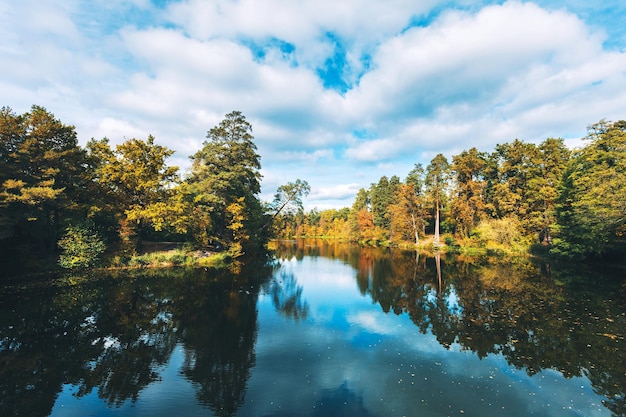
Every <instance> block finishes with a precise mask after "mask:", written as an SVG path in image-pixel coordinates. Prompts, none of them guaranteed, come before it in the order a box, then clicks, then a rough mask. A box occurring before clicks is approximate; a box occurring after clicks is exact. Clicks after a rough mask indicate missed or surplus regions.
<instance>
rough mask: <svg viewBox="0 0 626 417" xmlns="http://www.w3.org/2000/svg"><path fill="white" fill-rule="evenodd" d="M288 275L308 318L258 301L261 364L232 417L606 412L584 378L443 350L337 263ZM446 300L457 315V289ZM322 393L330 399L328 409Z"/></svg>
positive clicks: (312, 261)
mask: <svg viewBox="0 0 626 417" xmlns="http://www.w3.org/2000/svg"><path fill="white" fill-rule="evenodd" d="M284 268H286V269H287V270H289V271H290V272H293V274H294V275H295V278H296V279H297V281H298V284H299V285H301V286H302V287H303V291H302V297H303V298H304V300H305V301H306V302H307V304H308V306H309V317H308V318H307V319H306V320H304V321H299V322H295V321H292V320H289V319H285V318H282V317H278V316H277V314H276V312H275V310H274V307H273V305H272V302H271V300H270V299H269V297H263V296H261V299H260V301H259V337H258V340H257V345H256V354H257V365H256V367H255V368H254V370H253V373H252V377H251V378H250V380H249V383H248V392H247V394H246V403H245V405H244V406H243V407H242V409H240V413H238V415H245V416H257V415H258V416H270V415H272V416H281V415H285V416H286V415H350V414H349V413H352V415H376V416H396V415H399V416H402V415H407V416H410V415H419V416H442V415H446V416H447V415H466V416H467V415H473V416H488V415H507V416H528V415H540V416H595V415H597V416H600V415H603V416H606V415H610V413H609V412H608V410H607V409H605V408H604V407H603V406H602V404H601V402H600V400H601V399H600V398H599V397H597V396H596V395H595V394H594V393H593V391H592V389H591V387H590V385H589V383H588V381H586V380H585V379H582V378H573V379H570V380H567V379H564V378H563V377H562V376H561V375H560V373H558V372H556V371H551V370H545V371H543V372H541V373H539V374H538V375H535V376H534V377H529V376H528V375H527V374H526V372H525V371H524V370H516V369H514V368H511V367H509V366H508V364H507V362H506V360H504V359H503V358H502V357H500V356H493V355H491V356H489V357H487V358H484V359H482V360H481V359H479V358H478V357H477V356H476V355H474V354H473V353H472V352H468V351H462V350H461V348H460V346H459V345H457V344H453V345H452V347H451V348H450V350H446V349H445V348H444V347H442V346H441V345H440V344H439V343H438V342H437V340H436V338H435V337H434V336H433V335H431V334H421V333H420V332H419V329H418V328H417V327H416V326H415V325H414V324H413V323H412V322H411V321H410V319H409V317H408V315H406V314H402V315H399V316H396V315H394V314H393V313H387V314H385V313H384V312H383V311H382V309H381V307H380V306H379V305H377V304H373V303H372V302H371V299H370V298H369V297H363V296H362V295H361V294H360V293H359V291H358V288H357V285H356V280H355V274H356V273H355V271H354V270H353V269H352V268H351V267H349V266H348V265H345V264H343V263H341V262H340V261H336V260H329V259H324V258H304V259H303V260H302V261H295V260H294V261H289V262H285V263H284ZM445 302H446V305H447V307H448V308H449V310H450V311H457V312H458V311H459V309H460V307H459V304H458V297H457V295H456V292H455V291H454V289H452V291H451V292H450V293H449V295H447V298H446V300H445ZM333 395H334V397H333ZM325 396H326V397H329V396H330V397H331V398H334V400H335V402H334V403H332V404H327V408H324V407H325V406H324V405H323V404H322V403H323V399H324V397H325ZM339 397H342V398H344V400H345V401H343V402H341V401H337V398H339ZM342 407H345V408H344V409H343V411H342ZM341 413H345V414H341ZM354 413H356V414H354Z"/></svg>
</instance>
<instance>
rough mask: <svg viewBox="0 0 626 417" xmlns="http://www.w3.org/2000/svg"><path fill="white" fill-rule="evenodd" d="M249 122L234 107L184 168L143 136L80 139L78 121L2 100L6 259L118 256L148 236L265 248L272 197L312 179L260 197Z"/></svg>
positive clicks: (86, 261)
mask: <svg viewBox="0 0 626 417" xmlns="http://www.w3.org/2000/svg"><path fill="white" fill-rule="evenodd" d="M251 132H252V127H251V125H250V124H249V123H248V121H247V120H246V118H245V116H243V115H242V114H241V113H240V112H237V111H233V112H231V113H229V114H227V115H226V116H225V118H224V119H223V120H222V122H221V123H220V124H219V125H218V126H215V127H213V128H212V129H210V130H209V131H208V133H207V140H206V141H205V142H204V143H203V147H202V149H200V150H199V151H198V152H196V153H195V154H194V155H191V156H190V159H191V162H192V166H191V170H190V173H189V174H188V175H186V176H185V177H184V178H183V176H182V175H181V174H180V172H179V169H178V167H176V166H170V165H168V161H167V160H168V158H169V157H170V156H171V155H172V154H173V151H172V150H170V149H168V148H166V147H164V146H161V145H158V144H157V143H156V139H155V138H154V137H152V136H149V137H148V138H147V139H146V140H142V139H136V138H133V139H129V140H126V141H125V142H123V143H121V144H119V145H117V146H115V147H112V146H111V145H110V143H109V140H108V139H107V138H103V139H99V140H97V139H91V140H89V141H88V142H87V144H86V146H85V147H81V146H79V145H78V139H77V134H76V131H75V128H74V126H72V125H67V124H64V123H63V122H61V121H60V120H58V119H56V118H55V117H54V115H53V114H52V113H50V112H49V111H47V110H46V109H45V108H43V107H41V106H32V108H31V110H30V111H29V112H27V113H24V114H16V113H15V112H13V111H12V110H11V109H10V108H8V107H3V108H2V109H1V110H0V137H1V144H0V161H1V163H0V185H1V188H0V250H1V255H0V258H1V259H2V260H3V263H4V267H5V268H4V269H5V270H7V268H10V267H12V266H16V267H20V268H23V267H28V268H30V269H37V268H42V267H47V266H49V265H51V264H54V263H56V260H57V259H58V263H59V264H60V265H61V266H62V267H65V268H84V267H91V266H96V265H102V263H103V261H102V259H103V258H106V259H109V263H112V264H113V265H119V264H121V265H123V264H124V263H125V262H128V260H129V259H131V258H132V256H133V255H136V254H138V253H141V252H142V251H143V249H144V244H145V242H147V241H156V242H163V241H168V242H176V243H179V244H183V243H184V244H185V245H186V247H187V248H189V249H202V250H204V251H205V252H210V253H224V254H226V255H227V257H228V258H229V259H232V258H238V257H240V256H242V255H243V254H244V253H247V254H254V253H257V252H259V251H260V250H263V248H264V246H265V244H266V242H267V240H268V238H269V237H270V227H269V223H270V222H271V220H272V217H273V216H274V215H275V214H276V212H275V211H274V208H275V207H279V208H280V207H286V206H291V205H294V204H296V205H297V204H298V203H299V204H300V205H301V200H300V194H301V193H302V192H304V191H305V190H306V189H307V187H308V184H306V182H303V181H299V180H298V181H297V182H296V183H295V184H286V185H284V186H281V187H280V188H279V189H278V192H277V194H276V200H275V201H274V202H272V203H264V202H262V201H260V200H259V198H258V195H259V193H260V190H261V185H260V180H261V174H260V168H261V164H260V156H259V155H258V154H257V152H256V146H255V144H254V141H253V139H254V138H253V136H252V133H251Z"/></svg>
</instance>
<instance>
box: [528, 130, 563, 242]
mask: <svg viewBox="0 0 626 417" xmlns="http://www.w3.org/2000/svg"><path fill="white" fill-rule="evenodd" d="M537 151H538V155H537V156H538V160H537V168H538V169H537V171H536V173H537V175H534V176H532V177H531V178H529V179H528V190H527V192H526V197H525V198H526V202H527V204H528V227H529V228H530V229H531V230H533V231H535V232H536V233H537V241H539V242H541V243H543V244H544V245H549V244H551V243H552V232H551V230H552V228H553V227H554V226H555V225H556V203H557V199H558V195H559V186H560V184H561V179H562V177H563V172H564V171H565V168H566V167H567V164H568V162H569V159H570V155H571V152H570V150H569V149H568V148H567V147H566V146H565V143H564V142H563V139H555V138H548V139H546V140H545V141H543V142H542V143H541V144H540V145H539V146H538V147H537Z"/></svg>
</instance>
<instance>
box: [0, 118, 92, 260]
mask: <svg viewBox="0 0 626 417" xmlns="http://www.w3.org/2000/svg"><path fill="white" fill-rule="evenodd" d="M77 143H78V141H77V137H76V131H75V129H74V126H71V125H65V124H63V123H62V122H61V121H60V120H58V119H56V118H55V117H54V115H53V114H52V113H50V112H48V111H47V110H46V109H44V108H43V107H41V106H32V108H31V111H30V112H27V113H24V114H23V115H17V114H15V113H14V112H13V111H12V110H11V109H10V108H8V107H3V108H2V109H0V225H1V226H2V227H0V240H6V241H10V242H12V243H13V244H12V245H10V246H11V247H14V246H15V243H16V242H24V243H26V244H28V245H30V246H31V247H32V252H35V253H39V254H40V255H51V254H53V253H54V251H55V250H56V241H57V239H58V235H59V233H60V229H61V224H62V219H63V217H64V216H72V215H76V214H77V213H78V212H79V210H80V208H81V204H82V203H83V202H84V201H85V199H86V197H85V190H86V189H87V188H88V187H86V186H85V185H86V183H88V182H89V180H90V179H91V178H90V172H89V170H88V169H87V168H88V167H87V166H86V159H85V152H84V150H82V149H81V148H80V147H79V146H78V144H77Z"/></svg>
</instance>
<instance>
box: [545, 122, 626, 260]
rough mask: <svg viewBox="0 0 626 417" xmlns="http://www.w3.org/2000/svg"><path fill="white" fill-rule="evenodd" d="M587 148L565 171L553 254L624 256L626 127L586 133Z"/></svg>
mask: <svg viewBox="0 0 626 417" xmlns="http://www.w3.org/2000/svg"><path fill="white" fill-rule="evenodd" d="M586 139H587V141H588V142H589V143H588V145H587V146H585V147H584V148H582V149H581V150H579V151H578V152H577V153H576V154H575V155H574V158H573V159H572V161H571V163H570V164H569V166H568V167H567V170H566V172H565V176H564V179H563V184H562V187H563V190H562V193H561V196H560V199H559V206H558V217H559V224H560V230H561V237H560V239H559V241H558V244H557V245H556V246H557V247H556V251H557V252H558V253H563V254H569V255H570V256H579V255H583V256H585V255H589V256H601V255H605V254H612V253H613V254H616V255H617V254H620V253H621V254H624V252H625V249H624V248H625V244H626V122H625V121H620V122H616V123H608V122H605V121H601V122H599V123H597V124H594V125H592V126H590V127H589V135H588V136H587V138H586Z"/></svg>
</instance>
